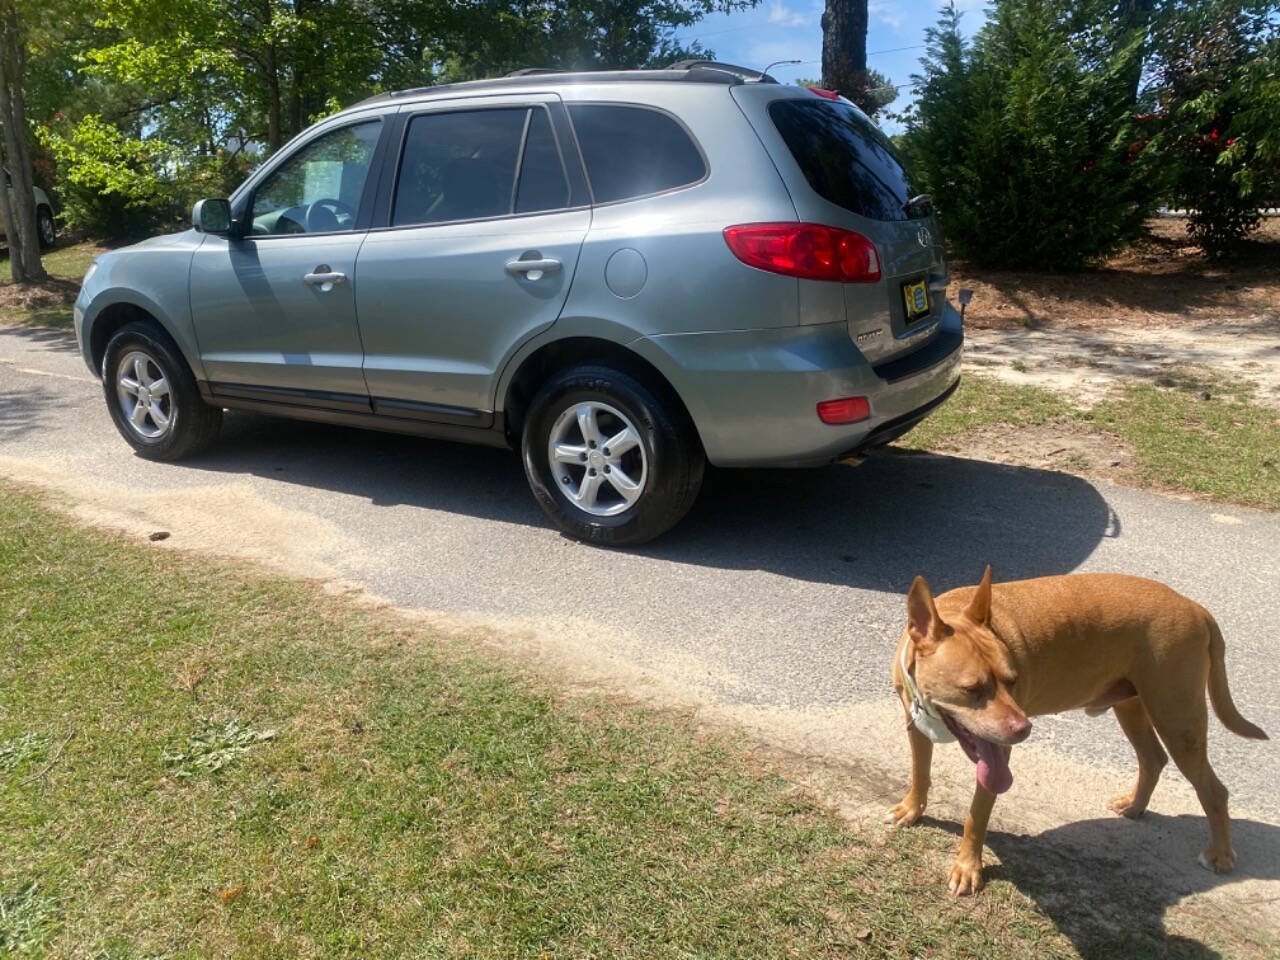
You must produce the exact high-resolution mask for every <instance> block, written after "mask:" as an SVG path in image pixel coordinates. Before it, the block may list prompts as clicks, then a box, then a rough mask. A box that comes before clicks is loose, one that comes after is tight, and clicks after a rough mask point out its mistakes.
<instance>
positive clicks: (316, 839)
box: [303, 833, 320, 850]
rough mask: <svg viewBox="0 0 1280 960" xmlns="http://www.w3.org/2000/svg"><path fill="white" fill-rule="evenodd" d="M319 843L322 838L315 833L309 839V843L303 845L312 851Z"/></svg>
mask: <svg viewBox="0 0 1280 960" xmlns="http://www.w3.org/2000/svg"><path fill="white" fill-rule="evenodd" d="M319 842H320V838H319V837H317V836H316V835H315V834H314V833H313V834H312V835H311V836H309V837H307V842H306V843H305V844H303V846H305V847H306V848H307V849H308V850H310V849H311V848H312V847H314V846H315V845H316V844H317V843H319Z"/></svg>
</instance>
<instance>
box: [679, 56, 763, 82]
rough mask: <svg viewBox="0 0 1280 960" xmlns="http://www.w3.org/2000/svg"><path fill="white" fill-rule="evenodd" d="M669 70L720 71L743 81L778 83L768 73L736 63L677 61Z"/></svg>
mask: <svg viewBox="0 0 1280 960" xmlns="http://www.w3.org/2000/svg"><path fill="white" fill-rule="evenodd" d="M667 69H668V70H719V71H721V72H723V73H731V74H734V75H735V76H737V77H740V78H741V79H743V80H753V81H755V82H756V83H777V82H778V81H777V80H775V79H773V77H771V76H769V75H768V74H767V73H763V72H762V71H760V70H755V69H752V68H751V67H740V66H738V65H737V64H734V63H722V62H721V61H719V60H677V61H676V62H675V63H673V64H671V65H670V66H668V67H667Z"/></svg>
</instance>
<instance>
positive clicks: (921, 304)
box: [902, 280, 929, 321]
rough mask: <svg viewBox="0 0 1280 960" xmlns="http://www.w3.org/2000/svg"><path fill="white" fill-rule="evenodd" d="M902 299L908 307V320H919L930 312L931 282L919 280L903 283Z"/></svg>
mask: <svg viewBox="0 0 1280 960" xmlns="http://www.w3.org/2000/svg"><path fill="white" fill-rule="evenodd" d="M902 299H903V302H904V304H905V306H906V308H907V320H909V321H910V320H918V319H920V318H921V317H923V316H924V315H925V314H926V313H928V312H929V283H928V281H926V280H917V281H916V282H915V283H904V284H903V285H902Z"/></svg>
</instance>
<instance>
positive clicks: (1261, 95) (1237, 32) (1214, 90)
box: [1150, 0, 1280, 256]
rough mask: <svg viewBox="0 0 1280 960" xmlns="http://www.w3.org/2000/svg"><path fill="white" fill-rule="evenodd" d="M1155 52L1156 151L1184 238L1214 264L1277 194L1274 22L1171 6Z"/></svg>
mask: <svg viewBox="0 0 1280 960" xmlns="http://www.w3.org/2000/svg"><path fill="white" fill-rule="evenodd" d="M1153 47H1154V67H1153V70H1152V73H1153V80H1152V84H1151V91H1150V99H1151V101H1152V114H1151V121H1152V123H1151V125H1152V126H1153V127H1154V128H1155V130H1156V134H1155V137H1154V139H1153V141H1152V149H1153V150H1154V151H1156V152H1157V153H1158V154H1159V156H1160V158H1161V167H1162V170H1163V172H1164V174H1165V179H1166V182H1167V183H1168V187H1167V195H1168V198H1169V199H1170V200H1171V201H1172V202H1173V203H1174V204H1176V205H1177V206H1180V207H1185V208H1186V209H1187V210H1188V214H1189V216H1188V232H1189V233H1190V234H1191V236H1192V238H1193V239H1195V240H1196V242H1197V243H1199V244H1201V246H1203V247H1204V249H1205V250H1206V252H1207V253H1209V254H1210V255H1211V256H1220V255H1222V254H1225V253H1227V252H1229V251H1230V250H1231V249H1232V248H1233V247H1234V246H1235V245H1237V244H1238V243H1239V242H1240V241H1241V240H1242V239H1244V237H1245V236H1246V235H1247V234H1248V233H1249V232H1250V231H1251V230H1253V229H1254V228H1255V227H1256V226H1257V224H1258V222H1259V208H1260V207H1262V206H1263V205H1265V204H1266V203H1267V202H1269V201H1271V200H1273V199H1274V196H1275V191H1276V188H1277V185H1278V184H1280V123H1278V122H1277V117H1280V21H1277V20H1276V17H1275V13H1274V6H1273V5H1272V4H1271V3H1267V2H1251V0H1194V2H1191V0H1170V2H1169V3H1167V4H1166V5H1165V7H1164V8H1163V9H1162V10H1161V13H1160V16H1159V17H1158V18H1157V20H1156V22H1155V24H1154V28H1153Z"/></svg>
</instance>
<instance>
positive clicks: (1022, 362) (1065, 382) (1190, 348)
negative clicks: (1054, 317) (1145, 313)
mask: <svg viewBox="0 0 1280 960" xmlns="http://www.w3.org/2000/svg"><path fill="white" fill-rule="evenodd" d="M966 334H967V336H966V343H965V363H966V365H967V366H968V367H969V368H970V369H971V370H974V371H976V372H981V373H984V374H988V375H991V376H996V377H999V378H1000V379H1001V380H1005V381H1008V382H1009V383H1016V384H1032V385H1035V386H1041V387H1047V388H1049V389H1052V390H1055V391H1058V392H1059V393H1062V394H1063V395H1064V396H1066V397H1068V398H1069V399H1070V400H1071V401H1072V402H1073V403H1075V404H1077V405H1079V406H1081V407H1088V406H1091V405H1092V404H1093V403H1095V402H1096V401H1098V400H1099V399H1101V398H1102V396H1103V395H1104V394H1106V393H1107V391H1109V390H1111V389H1112V388H1114V387H1116V386H1118V385H1123V384H1125V383H1133V382H1135V381H1146V382H1152V383H1159V382H1161V380H1162V379H1165V378H1168V377H1169V376H1170V375H1172V374H1174V373H1175V372H1177V371H1179V370H1180V369H1182V368H1191V369H1194V370H1204V371H1208V372H1210V373H1212V374H1215V375H1217V376H1220V377H1224V378H1227V379H1229V380H1231V381H1233V382H1237V383H1252V384H1254V385H1255V390H1254V397H1255V399H1256V400H1257V401H1258V402H1260V403H1265V404H1267V405H1268V406H1271V407H1274V408H1276V409H1277V410H1280V322H1252V323H1206V324H1201V325H1198V326H1193V327H1159V326H1142V327H1127V326H1123V325H1114V326H1093V327H1088V328H1084V329H1058V328H1051V329H1031V330H1028V329H1021V328H997V329H991V328H986V329H984V328H976V329H971V330H968V331H966Z"/></svg>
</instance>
